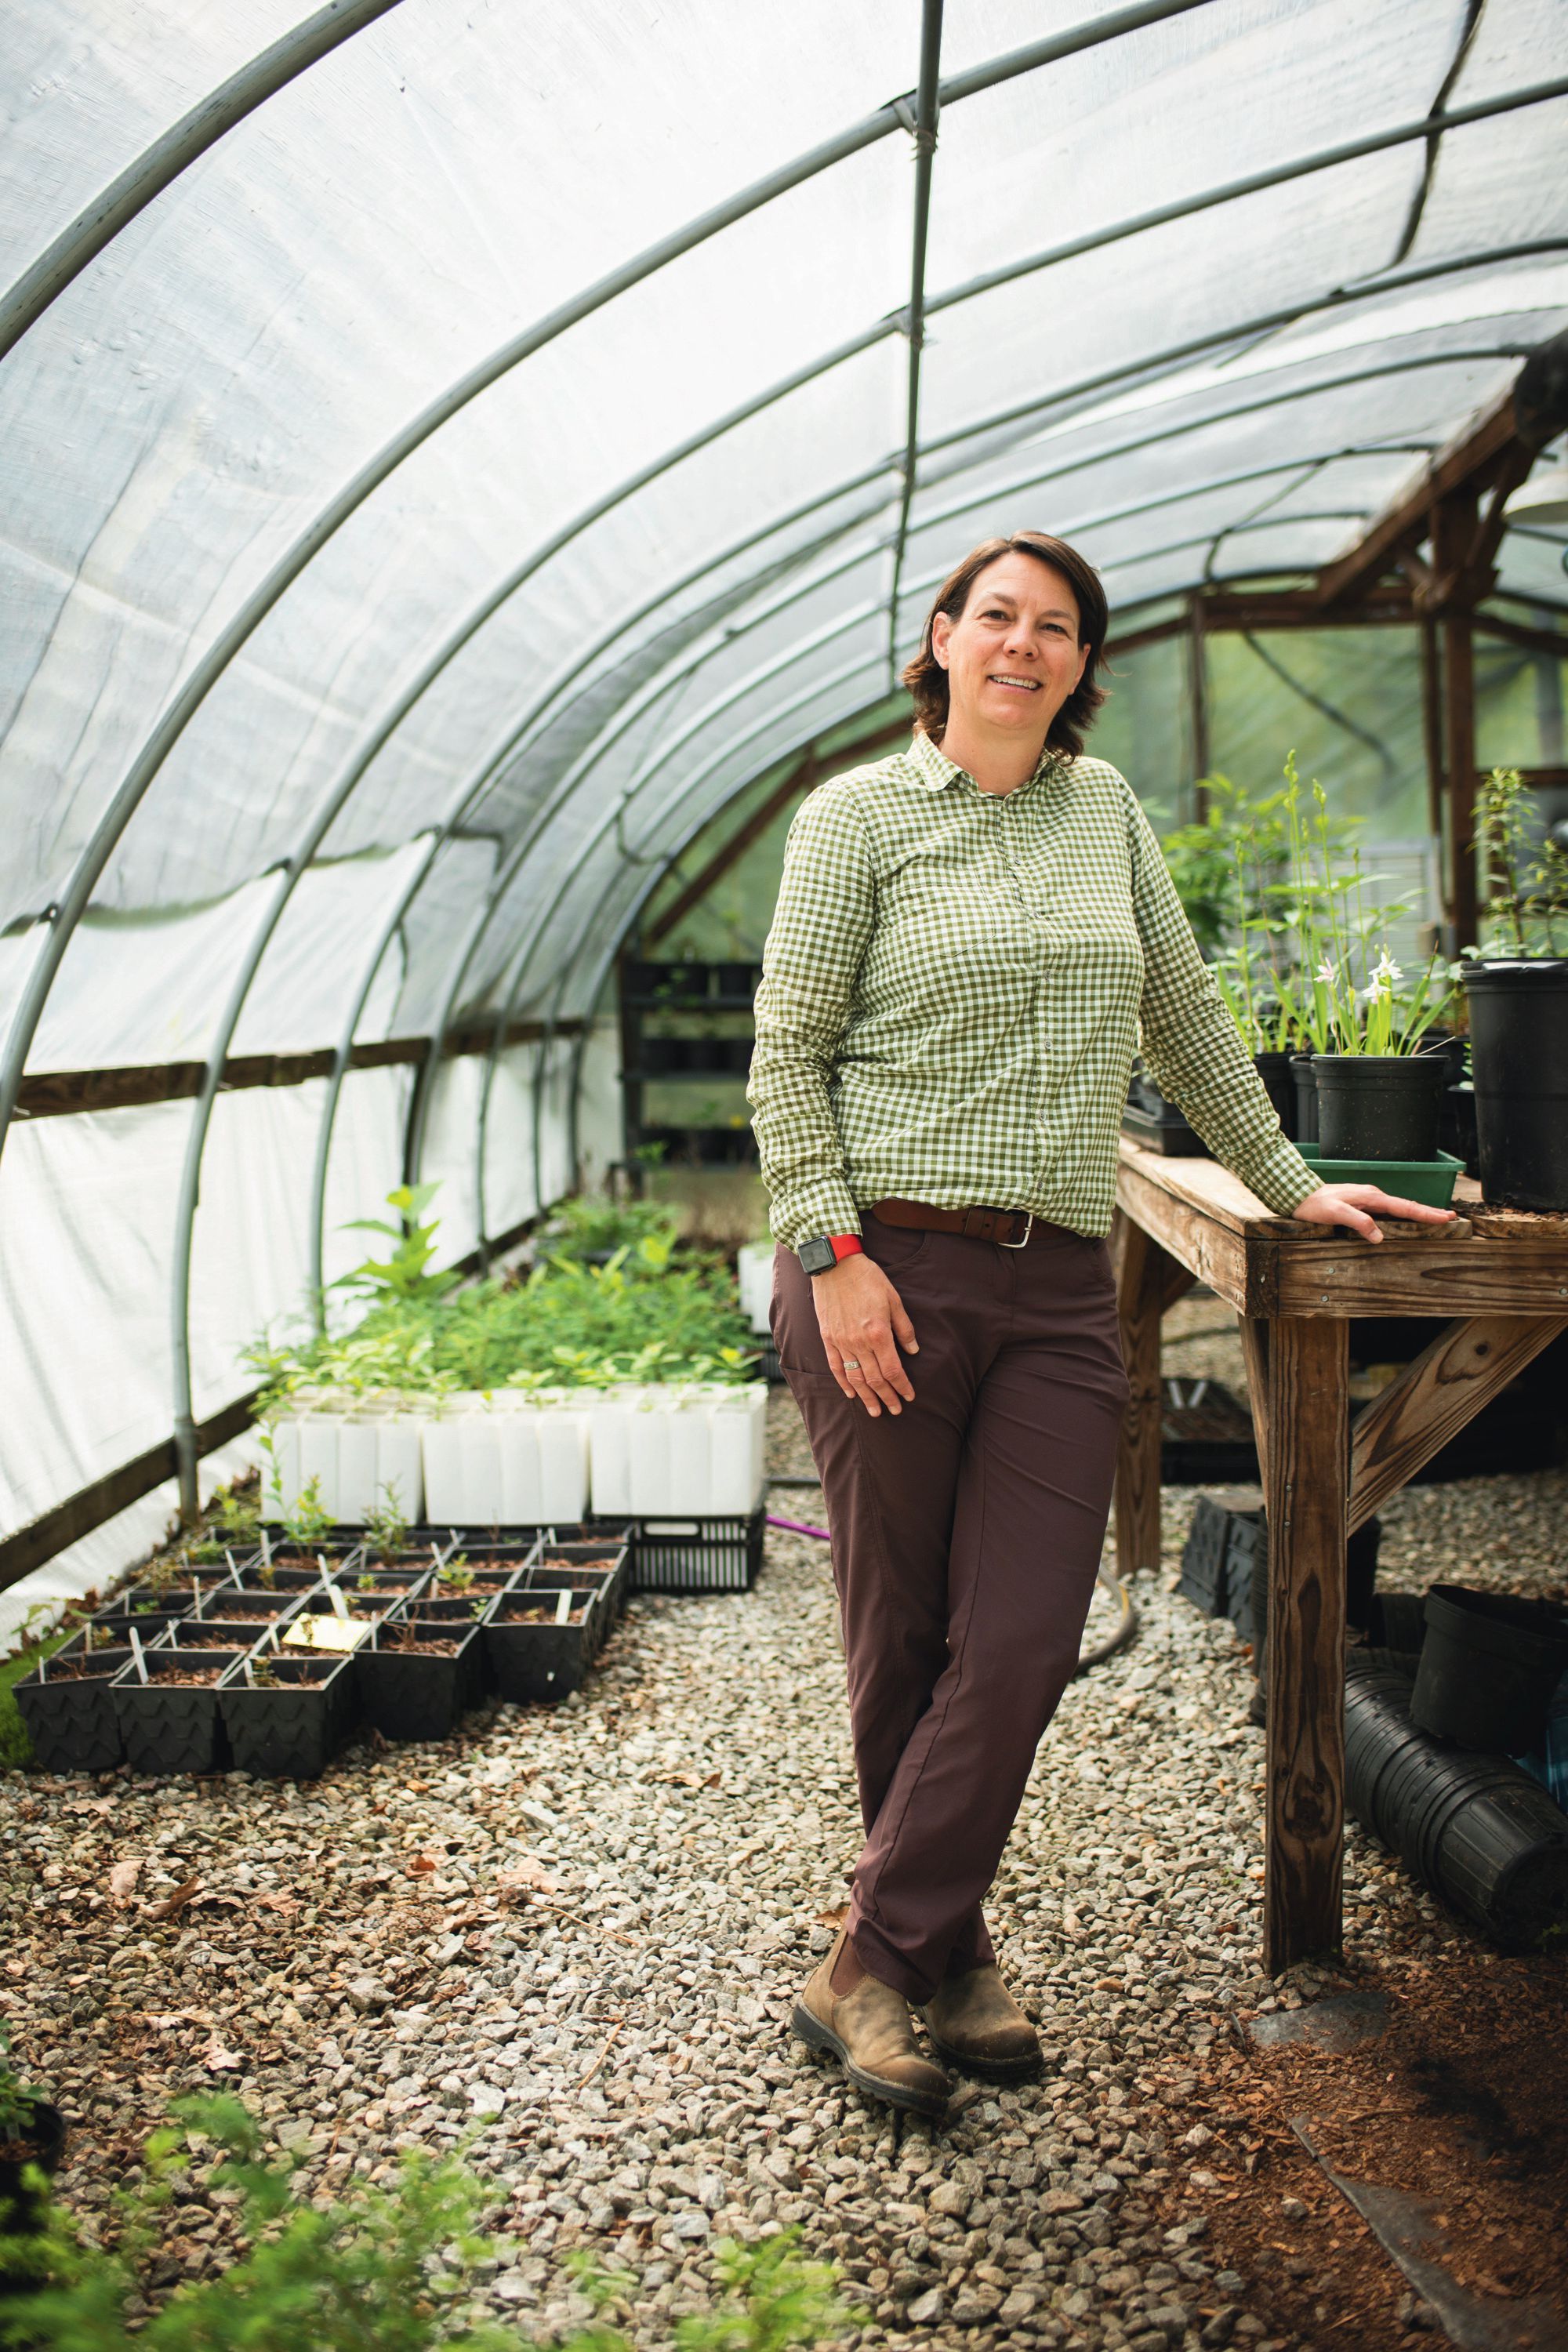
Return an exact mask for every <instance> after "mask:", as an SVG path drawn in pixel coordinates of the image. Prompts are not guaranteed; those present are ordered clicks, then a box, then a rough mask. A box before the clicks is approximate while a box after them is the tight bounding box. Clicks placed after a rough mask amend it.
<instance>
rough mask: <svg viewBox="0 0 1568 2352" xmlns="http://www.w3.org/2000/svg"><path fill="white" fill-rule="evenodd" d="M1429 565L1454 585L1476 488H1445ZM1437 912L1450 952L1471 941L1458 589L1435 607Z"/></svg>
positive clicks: (1465, 662) (1467, 635) (1472, 814)
mask: <svg viewBox="0 0 1568 2352" xmlns="http://www.w3.org/2000/svg"><path fill="white" fill-rule="evenodd" d="M1431 532H1432V568H1433V571H1434V572H1435V573H1436V576H1437V578H1438V580H1439V582H1443V583H1463V581H1464V579H1465V577H1466V565H1467V562H1468V551H1469V549H1470V548H1471V546H1472V545H1473V544H1474V540H1475V532H1476V493H1475V491H1474V489H1473V488H1458V489H1455V490H1451V491H1450V492H1449V493H1448V494H1447V497H1446V498H1444V499H1441V500H1439V502H1438V503H1437V504H1436V506H1434V508H1433V509H1432V516H1431ZM1438 637H1439V643H1440V646H1441V651H1442V657H1443V658H1442V698H1443V779H1444V813H1445V815H1446V819H1447V822H1446V824H1445V826H1444V829H1443V830H1444V840H1445V845H1446V849H1447V856H1446V859H1445V873H1444V886H1445V887H1444V892H1443V898H1444V911H1445V913H1446V915H1447V919H1448V921H1449V922H1450V923H1452V925H1453V926H1454V945H1455V948H1456V950H1458V949H1461V948H1465V947H1469V946H1472V945H1473V944H1474V942H1475V938H1476V919H1477V895H1476V657H1475V640H1474V637H1473V635H1472V634H1471V622H1470V614H1469V610H1468V604H1467V602H1466V601H1464V600H1463V599H1462V598H1461V597H1460V596H1459V594H1458V588H1457V586H1456V593H1454V594H1453V595H1451V596H1449V597H1448V598H1447V599H1446V600H1445V602H1444V604H1443V605H1442V607H1441V612H1440V618H1439V622H1438Z"/></svg>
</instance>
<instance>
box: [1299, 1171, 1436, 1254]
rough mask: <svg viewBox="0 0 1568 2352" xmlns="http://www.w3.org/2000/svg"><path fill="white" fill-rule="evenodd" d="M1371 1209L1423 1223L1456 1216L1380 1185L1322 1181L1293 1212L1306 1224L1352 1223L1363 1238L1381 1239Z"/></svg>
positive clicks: (1354, 1232)
mask: <svg viewBox="0 0 1568 2352" xmlns="http://www.w3.org/2000/svg"><path fill="white" fill-rule="evenodd" d="M1369 1210H1377V1211H1381V1213H1382V1214H1383V1215H1384V1216H1385V1217H1410V1218H1412V1219H1414V1221H1415V1223H1417V1224H1421V1225H1447V1224H1451V1223H1452V1222H1453V1217H1454V1212H1453V1210H1452V1209H1434V1208H1432V1207H1431V1206H1430V1205H1429V1204H1428V1203H1427V1202H1425V1201H1402V1200H1400V1199H1399V1198H1398V1197H1397V1196H1396V1195H1395V1194H1394V1193H1392V1192H1383V1191H1382V1190H1381V1189H1380V1188H1379V1186H1377V1185H1376V1184H1320V1185H1319V1187H1318V1189H1317V1191H1316V1192H1309V1193H1308V1195H1307V1197H1306V1199H1305V1200H1304V1201H1300V1202H1298V1203H1297V1205H1296V1207H1295V1209H1294V1210H1293V1211H1292V1212H1291V1213H1292V1215H1294V1216H1296V1217H1298V1218H1300V1222H1301V1223H1303V1224H1304V1225H1348V1226H1349V1227H1350V1229H1351V1231H1352V1234H1360V1235H1361V1237H1362V1239H1363V1241H1367V1242H1380V1241H1381V1240H1382V1239H1383V1228H1382V1227H1381V1226H1380V1225H1378V1224H1376V1223H1373V1218H1372V1217H1371V1216H1369V1215H1368V1213H1367V1212H1368V1211H1369Z"/></svg>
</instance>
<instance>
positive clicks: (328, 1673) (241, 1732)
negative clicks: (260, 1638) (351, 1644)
mask: <svg viewBox="0 0 1568 2352" xmlns="http://www.w3.org/2000/svg"><path fill="white" fill-rule="evenodd" d="M248 1663H249V1664H250V1665H251V1667H252V1670H253V1671H254V1668H255V1660H254V1659H252V1660H250V1661H249V1662H248ZM246 1664H247V1661H245V1660H241V1661H240V1662H239V1663H237V1664H236V1665H234V1666H233V1667H232V1668H231V1669H230V1671H229V1674H228V1675H227V1677H226V1680H225V1681H224V1683H223V1684H222V1685H221V1686H220V1688H219V1691H218V1703H219V1706H221V1708H222V1711H223V1721H224V1728H225V1730H226V1732H227V1734H228V1741H229V1747H230V1748H231V1749H232V1751H233V1756H234V1761H235V1764H236V1766H237V1769H239V1770H240V1771H242V1772H257V1773H262V1774H266V1775H268V1776H270V1777H273V1778H278V1779H284V1780H317V1779H319V1778H320V1776H321V1773H322V1772H324V1771H325V1770H326V1768H327V1766H328V1765H329V1764H330V1763H331V1759H332V1758H333V1757H334V1756H335V1755H336V1754H337V1751H338V1749H339V1748H341V1747H342V1744H343V1741H344V1739H345V1738H347V1736H348V1734H349V1732H350V1730H351V1729H352V1728H353V1722H354V1717H355V1715H356V1713H357V1709H356V1706H355V1678H354V1661H353V1656H352V1655H350V1654H345V1655H343V1656H341V1657H295V1658H289V1657H279V1658H274V1657H268V1658H267V1659H266V1661H265V1665H266V1668H267V1671H268V1674H270V1675H275V1676H276V1677H277V1680H276V1682H275V1684H272V1685H265V1684H263V1685H251V1684H249V1683H247V1681H246V1678H245V1668H246Z"/></svg>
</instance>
